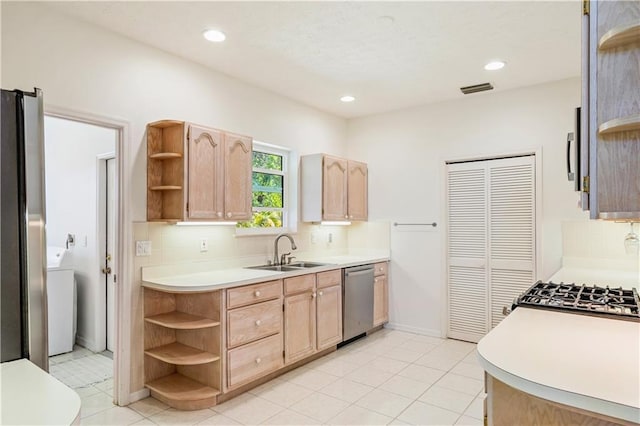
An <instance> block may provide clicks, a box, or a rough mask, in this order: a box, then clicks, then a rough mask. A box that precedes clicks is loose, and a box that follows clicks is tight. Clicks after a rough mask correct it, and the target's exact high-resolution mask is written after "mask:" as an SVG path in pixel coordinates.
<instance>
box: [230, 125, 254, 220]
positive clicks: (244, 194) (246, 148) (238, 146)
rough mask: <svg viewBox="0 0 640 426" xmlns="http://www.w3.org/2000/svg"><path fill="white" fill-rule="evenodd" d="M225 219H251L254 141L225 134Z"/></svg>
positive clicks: (246, 137)
mask: <svg viewBox="0 0 640 426" xmlns="http://www.w3.org/2000/svg"><path fill="white" fill-rule="evenodd" d="M224 138H225V150H224V164H225V175H224V187H225V195H224V211H225V213H224V218H225V220H249V219H251V191H252V188H251V170H252V145H253V143H252V139H251V138H250V137H248V136H240V135H236V134H234V133H225V135H224Z"/></svg>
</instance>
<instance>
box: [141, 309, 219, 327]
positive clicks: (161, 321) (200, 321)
mask: <svg viewBox="0 0 640 426" xmlns="http://www.w3.org/2000/svg"><path fill="white" fill-rule="evenodd" d="M145 321H147V322H150V323H152V324H157V325H160V326H162V327H166V328H172V329H174V330H196V329H200V328H209V327H216V326H219V325H220V321H214V320H212V319H209V318H204V317H199V316H197V315H191V314H185V313H184V312H178V311H175V312H169V313H168V314H160V315H155V316H153V317H149V318H145Z"/></svg>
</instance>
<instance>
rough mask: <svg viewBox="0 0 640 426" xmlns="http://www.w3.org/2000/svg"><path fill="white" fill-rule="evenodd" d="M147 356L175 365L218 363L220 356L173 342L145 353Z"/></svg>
mask: <svg viewBox="0 0 640 426" xmlns="http://www.w3.org/2000/svg"><path fill="white" fill-rule="evenodd" d="M144 353H145V354H146V355H149V356H151V357H154V358H156V359H159V360H160V361H163V362H166V363H169V364H174V365H200V364H205V363H208V362H214V361H218V360H219V359H220V357H219V356H218V355H213V354H210V353H209V352H205V351H201V350H199V349H196V348H192V347H191V346H187V345H183V344H182V343H178V342H173V343H169V344H168V345H162V346H158V347H156V348H153V349H149V350H146V351H144Z"/></svg>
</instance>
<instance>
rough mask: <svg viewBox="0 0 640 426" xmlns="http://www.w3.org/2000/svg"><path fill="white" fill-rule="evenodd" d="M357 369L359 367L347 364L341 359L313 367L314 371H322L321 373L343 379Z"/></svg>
mask: <svg viewBox="0 0 640 426" xmlns="http://www.w3.org/2000/svg"><path fill="white" fill-rule="evenodd" d="M358 368H360V365H358V364H354V363H351V362H348V361H346V360H344V359H342V358H334V359H331V360H329V361H328V362H325V363H323V364H319V365H317V366H315V367H313V369H314V370H317V371H322V372H323V373H327V374H331V375H334V376H338V377H344V376H346V375H347V374H349V373H352V372H353V371H355V370H357V369H358Z"/></svg>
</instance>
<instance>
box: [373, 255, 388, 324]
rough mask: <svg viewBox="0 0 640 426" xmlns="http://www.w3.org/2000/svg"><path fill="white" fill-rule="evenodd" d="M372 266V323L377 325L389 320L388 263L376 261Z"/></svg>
mask: <svg viewBox="0 0 640 426" xmlns="http://www.w3.org/2000/svg"><path fill="white" fill-rule="evenodd" d="M374 268H375V269H374V279H373V325H375V326H378V325H382V324H384V323H385V322H388V321H389V280H388V263H387V262H380V263H376V264H375V265H374Z"/></svg>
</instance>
